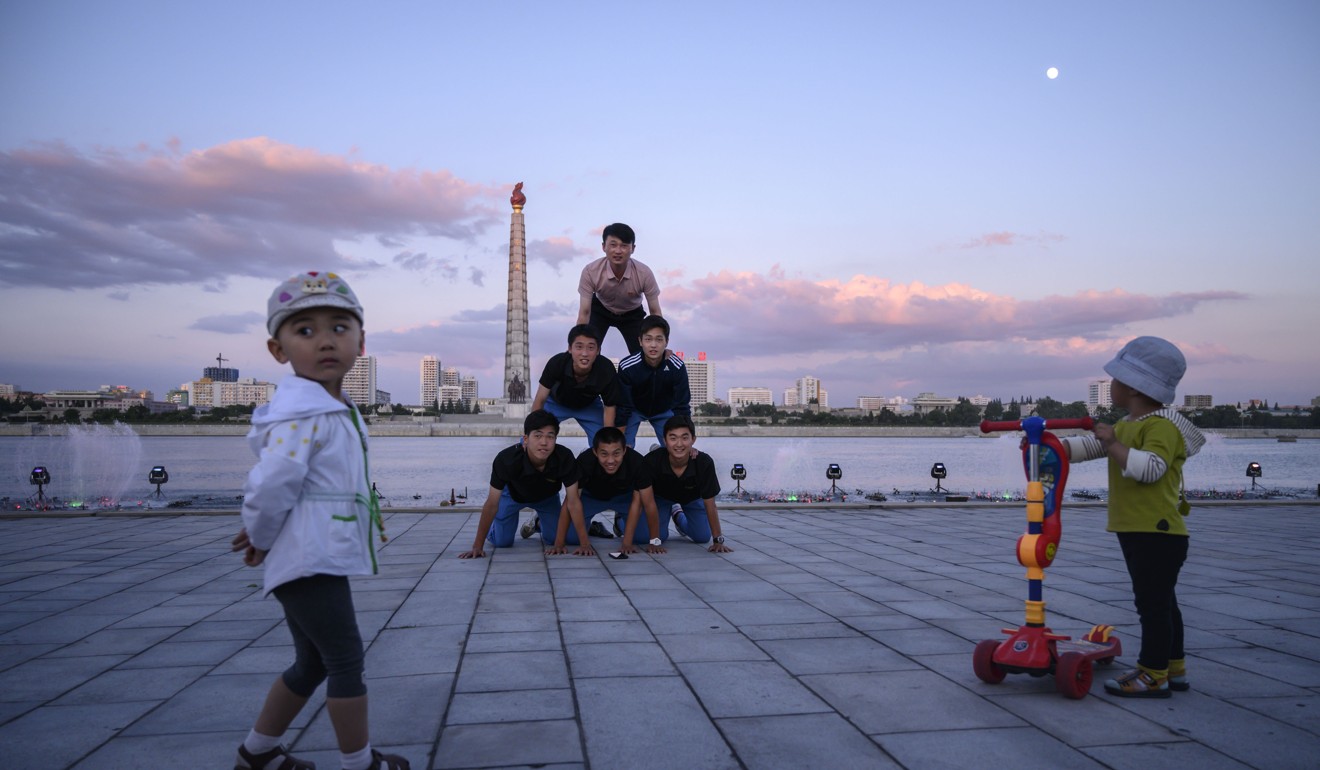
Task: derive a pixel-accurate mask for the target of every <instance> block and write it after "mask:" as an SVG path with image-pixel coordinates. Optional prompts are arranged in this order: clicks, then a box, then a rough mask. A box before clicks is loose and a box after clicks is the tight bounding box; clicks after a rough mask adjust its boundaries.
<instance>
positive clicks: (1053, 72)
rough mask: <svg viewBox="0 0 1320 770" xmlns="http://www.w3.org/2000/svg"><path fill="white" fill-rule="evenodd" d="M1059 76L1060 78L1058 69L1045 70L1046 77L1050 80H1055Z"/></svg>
mask: <svg viewBox="0 0 1320 770" xmlns="http://www.w3.org/2000/svg"><path fill="white" fill-rule="evenodd" d="M1058 76H1059V68H1058V67H1050V68H1049V69H1047V70H1045V77H1047V78H1049V79H1050V80H1053V79H1055V78H1057V77H1058Z"/></svg>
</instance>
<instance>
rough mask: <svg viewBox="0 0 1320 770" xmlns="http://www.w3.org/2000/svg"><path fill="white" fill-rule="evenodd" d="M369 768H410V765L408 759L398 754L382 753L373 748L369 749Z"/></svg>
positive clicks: (374, 769)
mask: <svg viewBox="0 0 1320 770" xmlns="http://www.w3.org/2000/svg"><path fill="white" fill-rule="evenodd" d="M368 767H369V768H370V770H412V765H410V764H408V760H406V759H404V758H403V757H401V756H399V755H398V754H382V753H380V752H379V751H376V750H375V749H372V750H371V764H370V765H369V766H368Z"/></svg>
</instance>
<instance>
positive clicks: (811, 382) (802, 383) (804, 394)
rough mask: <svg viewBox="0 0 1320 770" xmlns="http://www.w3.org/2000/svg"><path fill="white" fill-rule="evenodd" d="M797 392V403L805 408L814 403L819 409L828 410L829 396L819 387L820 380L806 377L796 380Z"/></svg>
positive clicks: (809, 376)
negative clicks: (818, 405)
mask: <svg viewBox="0 0 1320 770" xmlns="http://www.w3.org/2000/svg"><path fill="white" fill-rule="evenodd" d="M795 389H796V390H797V403H799V404H801V405H803V406H806V405H807V404H810V403H811V402H813V401H815V402H816V403H817V404H820V406H821V408H828V407H829V405H830V402H829V394H828V393H826V392H825V389H824V388H822V387H821V385H820V380H818V379H816V378H815V377H812V376H811V375H807V376H805V377H801V378H799V379H798V381H797V383H795Z"/></svg>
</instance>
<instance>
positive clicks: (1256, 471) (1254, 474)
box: [1247, 463, 1260, 489]
mask: <svg viewBox="0 0 1320 770" xmlns="http://www.w3.org/2000/svg"><path fill="white" fill-rule="evenodd" d="M1247 478H1249V479H1251V488H1252V489H1255V488H1256V479H1258V478H1260V463H1247Z"/></svg>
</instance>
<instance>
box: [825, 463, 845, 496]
mask: <svg viewBox="0 0 1320 770" xmlns="http://www.w3.org/2000/svg"><path fill="white" fill-rule="evenodd" d="M825 478H827V479H829V480H830V494H835V493H837V492H838V491H839V488H838V486H836V484H835V482H837V481H838V480H839V479H841V478H843V469H842V468H840V467H839V464H838V463H830V466H829V467H828V468H826V469H825Z"/></svg>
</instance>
